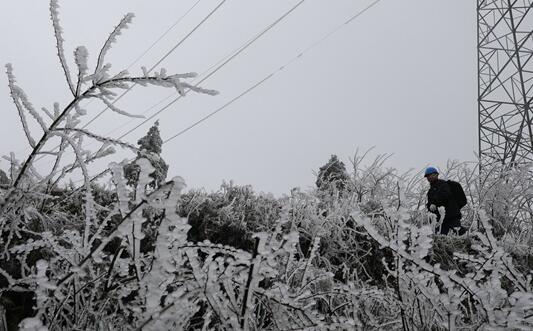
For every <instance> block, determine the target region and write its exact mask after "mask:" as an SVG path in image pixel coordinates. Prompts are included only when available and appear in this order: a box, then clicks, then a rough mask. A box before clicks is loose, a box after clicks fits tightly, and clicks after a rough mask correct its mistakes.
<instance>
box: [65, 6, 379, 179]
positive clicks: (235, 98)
mask: <svg viewBox="0 0 533 331" xmlns="http://www.w3.org/2000/svg"><path fill="white" fill-rule="evenodd" d="M303 1H305V0H302V1H301V2H303ZM379 2H381V0H375V1H373V2H372V3H370V4H369V5H368V6H367V7H365V8H363V9H362V10H360V11H358V12H357V13H355V14H354V15H352V16H351V17H350V18H349V19H348V20H346V21H345V22H344V23H342V24H340V25H339V26H337V27H336V28H334V29H332V30H331V31H330V32H328V33H327V34H326V35H324V37H322V38H320V39H318V40H317V41H315V42H313V43H311V44H310V45H309V46H308V47H306V48H305V49H304V50H303V51H302V52H300V53H299V54H298V55H296V56H295V57H293V58H291V59H290V60H288V61H287V62H285V64H284V65H282V66H281V67H279V68H278V69H276V70H275V71H273V72H272V73H270V74H268V75H266V76H265V77H264V78H262V79H261V80H259V81H258V82H257V83H255V84H253V85H252V86H250V87H248V88H247V89H246V90H244V91H243V92H242V93H240V94H239V95H238V96H236V97H234V98H233V99H231V100H230V101H228V102H227V103H225V104H224V105H222V106H221V107H219V108H217V109H216V110H214V111H212V112H211V113H209V114H208V115H206V116H204V117H202V118H201V119H200V120H198V121H196V122H194V123H193V124H191V125H189V126H188V127H186V128H185V129H183V130H181V131H179V132H177V133H176V134H174V135H173V136H171V137H169V138H167V139H165V140H164V141H163V144H166V143H168V142H170V141H172V140H174V139H176V138H177V137H179V136H181V135H182V134H184V133H186V132H188V131H189V130H191V129H193V128H194V127H196V126H198V125H200V124H201V123H203V122H205V121H206V120H208V119H209V118H211V117H213V116H214V115H216V114H217V113H219V112H221V111H223V110H224V109H226V108H227V107H229V106H230V105H232V104H233V103H235V102H236V101H238V100H239V99H240V98H242V97H244V96H245V95H247V94H249V93H250V92H252V91H253V90H255V89H256V88H258V87H260V86H261V85H263V84H264V83H266V82H267V81H268V80H270V79H271V78H272V77H274V76H275V75H276V74H277V73H279V72H281V71H283V70H285V69H286V68H287V67H288V66H289V65H291V64H293V63H294V62H296V61H297V60H299V59H301V58H302V57H303V56H304V55H305V54H306V53H308V52H310V51H311V50H312V49H314V48H316V47H317V46H319V45H320V44H321V43H323V42H325V41H326V40H327V39H329V38H330V37H331V36H333V35H334V34H335V33H337V32H338V31H340V30H341V29H342V28H344V27H345V26H347V25H348V24H350V23H352V22H353V21H354V20H356V19H357V18H358V17H359V16H361V15H362V14H364V13H365V12H366V11H368V10H369V9H371V8H372V7H374V6H375V5H376V4H378V3H379ZM175 101H176V100H174V101H173V102H175ZM167 106H168V105H167ZM167 106H165V107H167ZM165 109H166V108H165ZM108 170H109V169H107V170H104V172H102V173H100V174H99V175H98V177H100V176H101V175H103V174H105V173H106V172H107V171H108ZM80 181H82V180H78V181H75V182H76V183H77V182H80Z"/></svg>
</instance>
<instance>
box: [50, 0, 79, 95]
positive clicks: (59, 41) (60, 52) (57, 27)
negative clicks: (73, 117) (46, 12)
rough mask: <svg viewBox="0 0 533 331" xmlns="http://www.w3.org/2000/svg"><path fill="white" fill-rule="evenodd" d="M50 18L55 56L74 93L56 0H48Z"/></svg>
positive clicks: (74, 93)
mask: <svg viewBox="0 0 533 331" xmlns="http://www.w3.org/2000/svg"><path fill="white" fill-rule="evenodd" d="M50 18H51V19H52V25H53V27H54V36H55V38H56V47H57V56H58V57H59V62H60V63H61V67H62V68H63V72H64V73H65V78H66V79H67V84H68V87H69V89H70V91H71V92H72V94H73V95H76V89H75V87H74V84H73V83H72V77H71V75H70V70H69V68H68V64H67V59H66V57H65V49H64V47H63V42H64V41H65V40H64V39H63V28H62V27H61V24H60V23H59V3H58V0H50Z"/></svg>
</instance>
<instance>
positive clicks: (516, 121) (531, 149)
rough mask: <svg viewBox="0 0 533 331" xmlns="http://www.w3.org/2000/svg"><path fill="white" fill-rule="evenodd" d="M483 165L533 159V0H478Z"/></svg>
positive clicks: (480, 152)
mask: <svg viewBox="0 0 533 331" xmlns="http://www.w3.org/2000/svg"><path fill="white" fill-rule="evenodd" d="M477 18H478V107H479V109H478V111H479V154H480V158H481V166H484V165H488V164H494V163H500V164H515V163H522V162H532V161H533V132H532V130H533V128H532V127H531V126H532V122H531V121H532V118H533V110H532V105H531V103H532V99H533V59H532V58H533V0H478V2H477Z"/></svg>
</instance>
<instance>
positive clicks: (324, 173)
mask: <svg viewBox="0 0 533 331" xmlns="http://www.w3.org/2000/svg"><path fill="white" fill-rule="evenodd" d="M347 181H348V173H347V172H346V167H345V166H344V163H343V162H342V161H341V160H339V158H338V157H337V155H331V158H330V159H329V161H328V162H327V163H326V164H325V165H323V166H322V167H320V169H319V170H318V177H317V179H316V186H317V187H318V188H319V189H321V190H322V189H329V188H332V187H335V188H337V190H339V191H343V190H344V188H345V187H346V183H347Z"/></svg>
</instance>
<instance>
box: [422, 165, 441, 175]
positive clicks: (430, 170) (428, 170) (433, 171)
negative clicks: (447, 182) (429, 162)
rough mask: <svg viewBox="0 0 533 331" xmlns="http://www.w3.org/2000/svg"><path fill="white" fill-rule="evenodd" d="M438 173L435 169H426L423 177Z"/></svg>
mask: <svg viewBox="0 0 533 331" xmlns="http://www.w3.org/2000/svg"><path fill="white" fill-rule="evenodd" d="M438 173H439V171H438V170H437V168H435V167H427V168H426V171H424V177H427V176H429V175H431V174H438Z"/></svg>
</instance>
